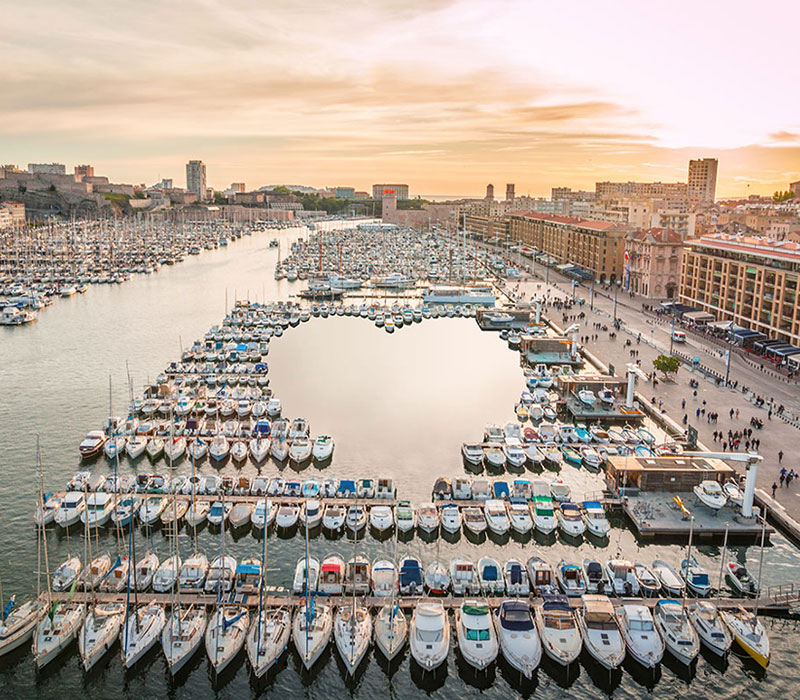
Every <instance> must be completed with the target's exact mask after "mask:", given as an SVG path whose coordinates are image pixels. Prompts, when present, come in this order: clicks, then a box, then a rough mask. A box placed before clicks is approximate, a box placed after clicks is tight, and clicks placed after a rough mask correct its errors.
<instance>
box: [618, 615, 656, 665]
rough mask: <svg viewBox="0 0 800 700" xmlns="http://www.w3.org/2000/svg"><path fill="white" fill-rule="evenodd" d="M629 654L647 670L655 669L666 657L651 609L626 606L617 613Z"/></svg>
mask: <svg viewBox="0 0 800 700" xmlns="http://www.w3.org/2000/svg"><path fill="white" fill-rule="evenodd" d="M617 621H618V623H619V628H620V631H621V632H622V636H623V637H624V638H625V646H626V647H627V649H628V653H629V654H630V655H631V656H632V657H633V658H634V659H636V661H638V662H639V663H640V664H642V666H644V667H645V668H655V667H656V666H657V665H658V664H659V663H660V662H661V659H662V658H663V656H664V649H665V646H664V640H663V639H662V638H661V635H660V634H659V633H658V632H657V631H656V628H655V623H654V622H653V616H652V614H651V613H650V608H648V607H647V606H646V605H636V604H626V605H623V606H621V607H620V608H619V611H618V612H617Z"/></svg>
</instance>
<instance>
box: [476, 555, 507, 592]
mask: <svg viewBox="0 0 800 700" xmlns="http://www.w3.org/2000/svg"><path fill="white" fill-rule="evenodd" d="M478 580H479V581H480V583H481V593H482V594H483V595H485V596H487V597H491V596H497V595H503V594H504V593H505V590H506V584H505V581H504V580H503V571H502V569H501V567H500V564H499V562H498V561H497V560H496V559H493V558H492V557H481V559H480V560H479V561H478Z"/></svg>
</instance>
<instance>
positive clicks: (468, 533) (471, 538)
mask: <svg viewBox="0 0 800 700" xmlns="http://www.w3.org/2000/svg"><path fill="white" fill-rule="evenodd" d="M464 535H465V537H466V538H467V542H469V543H470V544H483V543H484V542H486V530H484V531H483V532H477V533H476V532H472V530H464Z"/></svg>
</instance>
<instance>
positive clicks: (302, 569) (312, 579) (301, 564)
mask: <svg viewBox="0 0 800 700" xmlns="http://www.w3.org/2000/svg"><path fill="white" fill-rule="evenodd" d="M318 581H319V560H317V559H314V557H305V556H303V557H300V558H299V559H298V560H297V564H296V565H295V567H294V578H293V579H292V593H294V594H295V595H300V594H302V595H305V594H306V593H308V592H309V591H316V590H317V582H318Z"/></svg>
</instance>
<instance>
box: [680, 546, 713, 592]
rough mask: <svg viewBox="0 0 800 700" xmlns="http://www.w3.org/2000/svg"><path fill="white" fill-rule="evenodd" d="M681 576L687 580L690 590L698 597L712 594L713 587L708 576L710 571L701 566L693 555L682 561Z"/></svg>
mask: <svg viewBox="0 0 800 700" xmlns="http://www.w3.org/2000/svg"><path fill="white" fill-rule="evenodd" d="M681 576H683V580H684V581H686V585H687V586H688V587H689V590H690V591H691V592H692V593H694V595H696V596H697V597H698V598H705V597H706V596H709V595H711V592H712V591H713V588H712V586H711V581H710V580H709V578H708V571H706V570H705V569H704V568H703V567H702V566H700V564H698V563H697V559H695V558H694V557H693V556H692V557H691V558H690V559H684V560H683V561H682V562H681Z"/></svg>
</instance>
